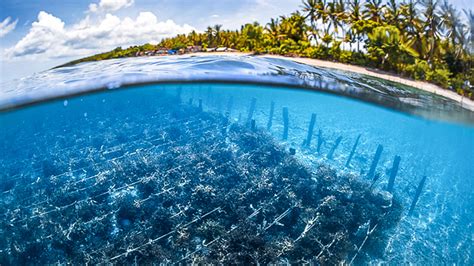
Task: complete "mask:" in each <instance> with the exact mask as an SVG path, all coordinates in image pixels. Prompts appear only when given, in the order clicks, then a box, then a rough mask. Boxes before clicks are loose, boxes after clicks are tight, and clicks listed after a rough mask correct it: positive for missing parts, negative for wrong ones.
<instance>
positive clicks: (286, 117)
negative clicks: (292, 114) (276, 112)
mask: <svg viewBox="0 0 474 266" xmlns="http://www.w3.org/2000/svg"><path fill="white" fill-rule="evenodd" d="M288 120H289V115H288V107H283V140H287V139H288Z"/></svg>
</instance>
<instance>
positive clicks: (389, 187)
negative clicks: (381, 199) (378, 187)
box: [387, 155, 401, 192]
mask: <svg viewBox="0 0 474 266" xmlns="http://www.w3.org/2000/svg"><path fill="white" fill-rule="evenodd" d="M400 160H401V158H400V156H398V155H397V156H395V159H394V160H393V165H392V170H390V178H389V179H388V185H387V191H388V192H392V191H393V186H394V184H395V177H396V176H397V173H398V167H399V166H400Z"/></svg>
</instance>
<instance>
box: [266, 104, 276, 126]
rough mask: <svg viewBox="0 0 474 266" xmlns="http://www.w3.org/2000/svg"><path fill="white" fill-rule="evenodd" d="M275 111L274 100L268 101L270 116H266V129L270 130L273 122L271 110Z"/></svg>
mask: <svg viewBox="0 0 474 266" xmlns="http://www.w3.org/2000/svg"><path fill="white" fill-rule="evenodd" d="M274 111H275V102H274V101H272V102H271V103H270V116H269V117H268V123H267V130H270V128H272V123H273V112H274Z"/></svg>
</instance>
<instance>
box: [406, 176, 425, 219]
mask: <svg viewBox="0 0 474 266" xmlns="http://www.w3.org/2000/svg"><path fill="white" fill-rule="evenodd" d="M425 181H426V176H423V178H422V179H421V181H420V183H419V184H418V188H417V189H416V193H415V197H414V198H413V201H412V202H411V206H410V210H409V211H408V215H410V216H411V215H412V214H413V210H414V209H415V206H416V203H417V202H418V199H419V198H420V195H421V191H422V190H423V186H424V185H425Z"/></svg>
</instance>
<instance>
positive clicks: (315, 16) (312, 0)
mask: <svg viewBox="0 0 474 266" xmlns="http://www.w3.org/2000/svg"><path fill="white" fill-rule="evenodd" d="M302 11H303V13H305V14H306V16H305V19H309V23H310V25H311V35H312V36H311V37H312V38H313V39H314V40H315V41H316V42H317V40H318V29H317V27H316V25H317V22H318V20H319V18H320V16H319V13H318V2H317V0H303V9H302ZM272 20H273V19H272Z"/></svg>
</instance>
